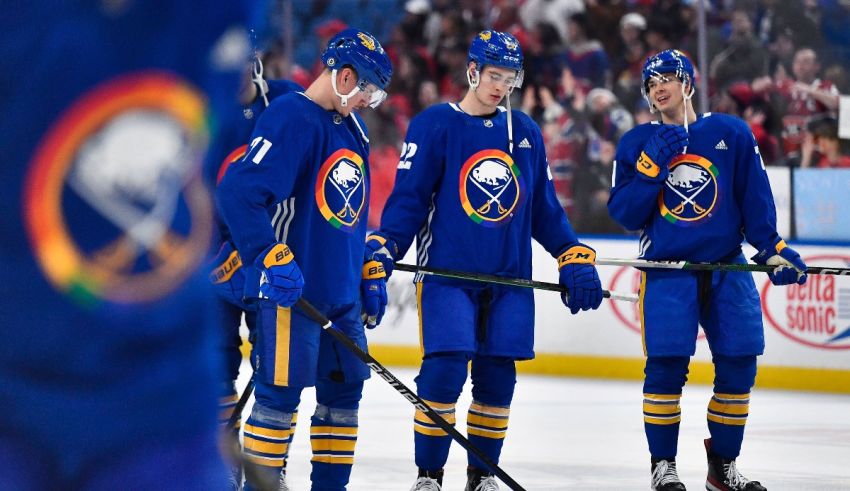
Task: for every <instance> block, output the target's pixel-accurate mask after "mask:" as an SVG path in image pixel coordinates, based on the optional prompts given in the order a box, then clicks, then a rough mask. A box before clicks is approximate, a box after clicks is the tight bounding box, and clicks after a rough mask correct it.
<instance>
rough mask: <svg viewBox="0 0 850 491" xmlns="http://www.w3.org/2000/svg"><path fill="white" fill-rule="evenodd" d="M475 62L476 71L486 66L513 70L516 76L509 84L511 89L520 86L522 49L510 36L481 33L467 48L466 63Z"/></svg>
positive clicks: (496, 32) (492, 32) (503, 33)
mask: <svg viewBox="0 0 850 491" xmlns="http://www.w3.org/2000/svg"><path fill="white" fill-rule="evenodd" d="M470 61H474V62H475V66H476V69H477V70H479V71H480V70H482V69H483V68H484V66H486V65H493V66H496V67H499V68H507V69H509V70H515V71H516V73H517V75H516V77H515V78H514V81H513V83H512V84H511V87H512V88H518V87H521V86H522V78H523V74H524V71H523V69H522V48H520V45H519V41H517V38H515V37H514V36H513V35H512V34H508V33H506V32H499V31H481V32H479V33H478V35H476V36H475V39H473V40H472V44H471V45H470V46H469V56H468V58H467V63H469V62H470Z"/></svg>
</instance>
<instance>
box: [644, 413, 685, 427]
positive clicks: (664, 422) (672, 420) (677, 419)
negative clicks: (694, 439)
mask: <svg viewBox="0 0 850 491" xmlns="http://www.w3.org/2000/svg"><path fill="white" fill-rule="evenodd" d="M643 421H644V422H646V423H649V424H654V425H661V426H668V425H674V424H676V423H679V422H681V421H682V416H681V415H678V416H675V417H670V418H655V417H652V416H646V415H644V417H643Z"/></svg>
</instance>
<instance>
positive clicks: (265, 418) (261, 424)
mask: <svg viewBox="0 0 850 491" xmlns="http://www.w3.org/2000/svg"><path fill="white" fill-rule="evenodd" d="M297 419H298V411H293V412H291V413H287V412H281V411H276V410H274V409H271V408H268V407H264V406H261V405H259V404H254V407H253V409H252V411H251V416H250V417H249V418H248V421H247V422H246V423H245V456H246V457H247V459H248V460H249V461H251V462H252V463H254V464H256V465H257V472H259V473H261V474H264V475H265V479H264V482H277V480H278V476H280V473H281V471H282V470H283V468H284V467H285V466H286V458H287V456H288V455H289V444H290V443H291V442H292V435H293V434H294V432H295V423H296V421H297ZM252 489H255V488H254V483H252V482H250V477H249V479H248V482H246V483H245V490H246V491H250V490H252Z"/></svg>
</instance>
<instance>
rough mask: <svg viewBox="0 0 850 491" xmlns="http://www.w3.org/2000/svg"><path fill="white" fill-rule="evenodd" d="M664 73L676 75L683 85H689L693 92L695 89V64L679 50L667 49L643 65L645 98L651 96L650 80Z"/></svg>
mask: <svg viewBox="0 0 850 491" xmlns="http://www.w3.org/2000/svg"><path fill="white" fill-rule="evenodd" d="M662 73H674V74H676V77H678V78H679V80H681V81H682V83H688V84H690V86H691V90H692V91H693V88H694V64H693V63H691V60H689V59H688V57H687V56H685V53H682V52H681V51H679V50H678V49H667V50H664V51H662V52H660V53H658V54H655V55H653V56H650V57H649V58H647V59H646V63H644V64H643V72H642V73H641V78H642V82H643V83H642V84H641V90H642V91H643V94H644V96H646V95H647V94H649V89H648V88H647V84H648V83H649V79H650V78H652V77H657V76H658V75H661V74H662Z"/></svg>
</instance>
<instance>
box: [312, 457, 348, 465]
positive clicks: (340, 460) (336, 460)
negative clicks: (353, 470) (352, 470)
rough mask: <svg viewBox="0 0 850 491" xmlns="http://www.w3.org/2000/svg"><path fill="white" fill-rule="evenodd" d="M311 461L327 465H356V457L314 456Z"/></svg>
mask: <svg viewBox="0 0 850 491" xmlns="http://www.w3.org/2000/svg"><path fill="white" fill-rule="evenodd" d="M310 461H311V462H322V463H325V464H343V465H354V457H340V456H337V455H314V456H313V458H312V459H310Z"/></svg>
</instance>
